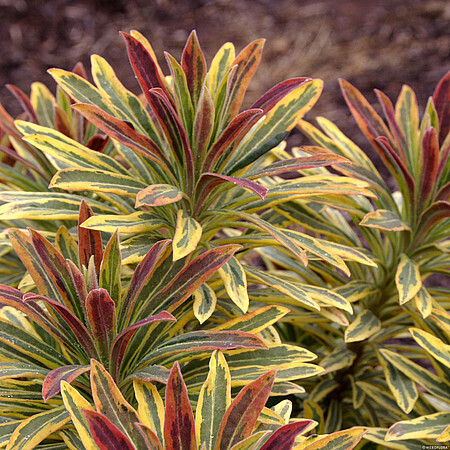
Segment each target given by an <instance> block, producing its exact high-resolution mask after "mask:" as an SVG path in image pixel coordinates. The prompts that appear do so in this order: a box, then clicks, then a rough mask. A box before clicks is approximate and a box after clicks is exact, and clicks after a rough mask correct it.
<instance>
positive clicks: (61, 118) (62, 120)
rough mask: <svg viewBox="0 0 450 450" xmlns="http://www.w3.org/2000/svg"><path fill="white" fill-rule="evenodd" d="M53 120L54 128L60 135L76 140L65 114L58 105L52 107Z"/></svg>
mask: <svg viewBox="0 0 450 450" xmlns="http://www.w3.org/2000/svg"><path fill="white" fill-rule="evenodd" d="M53 120H54V122H55V128H56V129H57V130H58V131H59V132H60V133H62V134H64V135H66V136H68V137H69V138H70V139H73V140H76V139H77V137H76V136H75V133H74V130H73V128H72V125H71V123H70V121H69V118H68V117H67V114H66V112H65V111H64V110H63V109H62V108H61V107H60V106H58V105H53Z"/></svg>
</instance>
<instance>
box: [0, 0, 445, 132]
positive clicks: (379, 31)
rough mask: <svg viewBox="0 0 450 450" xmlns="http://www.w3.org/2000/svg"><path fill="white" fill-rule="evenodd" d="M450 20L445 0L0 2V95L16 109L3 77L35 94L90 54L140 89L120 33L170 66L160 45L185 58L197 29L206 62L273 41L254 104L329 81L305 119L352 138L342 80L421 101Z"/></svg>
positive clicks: (441, 65)
mask: <svg viewBox="0 0 450 450" xmlns="http://www.w3.org/2000/svg"><path fill="white" fill-rule="evenodd" d="M449 25H450V2H448V1H447V0H428V1H426V0H365V1H363V0H0V102H1V103H2V104H3V105H4V107H5V108H6V109H7V110H8V111H9V112H10V113H11V114H14V115H15V114H18V113H19V112H20V108H19V106H18V105H17V103H16V101H15V100H14V98H13V96H12V95H11V94H10V93H9V91H8V90H7V89H6V88H5V87H4V85H5V84H7V83H11V84H15V85H17V86H18V87H19V88H21V89H22V90H24V91H25V92H27V93H29V86H30V84H31V82H33V81H42V82H44V83H45V84H46V85H47V86H48V87H49V88H50V89H51V90H52V91H54V89H55V85H54V83H53V81H52V79H51V77H50V76H49V75H48V74H47V73H46V70H47V69H48V68H50V67H59V68H64V69H72V67H73V66H74V65H75V63H76V62H77V61H82V62H83V63H84V64H85V66H86V67H87V68H88V67H89V55H91V54H93V53H97V54H100V55H102V56H103V57H105V58H106V59H107V60H108V61H109V62H110V64H111V65H112V66H113V67H114V69H115V70H116V72H117V74H118V76H119V78H120V79H121V80H122V81H123V82H124V84H125V85H126V86H127V87H128V88H130V89H132V90H133V91H134V92H139V89H138V87H137V84H136V81H135V79H134V76H133V74H132V71H131V68H130V66H129V64H128V60H127V56H126V52H125V45H124V43H123V41H122V38H121V36H120V35H119V31H120V30H123V31H127V32H128V31H130V30H131V29H137V30H139V31H141V32H142V33H143V34H144V35H145V36H146V37H147V38H148V39H149V41H150V42H151V43H152V45H153V47H154V49H155V51H156V54H157V56H158V59H159V61H160V64H161V65H162V66H163V67H164V68H165V67H166V66H165V62H164V57H163V50H167V51H169V52H170V53H171V54H172V55H173V56H175V57H176V58H177V59H179V58H180V55H181V52H182V49H183V46H184V43H185V41H186V38H187V37H188V34H189V32H190V31H191V30H192V29H196V30H197V33H198V36H199V39H200V44H201V46H202V49H203V50H204V52H205V54H206V57H207V61H208V62H210V61H211V59H212V56H213V55H214V54H215V52H216V51H217V50H218V49H219V47H220V46H221V45H222V44H223V43H224V42H226V41H232V42H233V43H234V44H235V46H236V49H237V50H238V51H239V50H241V49H242V48H243V47H244V46H245V45H246V44H247V43H249V42H250V41H252V40H254V39H257V38H266V39H267V42H266V45H265V51H264V54H263V59H262V62H261V65H260V68H259V70H258V71H257V73H256V76H255V78H254V79H253V81H252V83H251V85H250V88H249V94H248V98H247V102H248V103H250V102H252V101H253V100H255V99H256V98H257V97H259V96H260V95H262V94H263V93H264V92H265V91H266V90H267V89H269V88H270V87H272V86H273V85H274V84H276V83H278V82H280V81H282V80H284V79H286V78H290V77H294V76H310V77H314V78H322V79H323V80H324V81H325V90H324V94H323V95H322V97H321V99H320V100H319V103H318V104H317V106H316V107H315V108H313V110H312V111H311V112H310V113H309V116H308V119H312V118H313V117H315V116H317V115H325V116H326V117H328V118H329V119H331V120H333V121H335V122H336V123H337V124H338V125H339V126H340V127H342V128H343V130H344V131H346V132H348V133H351V135H352V137H353V138H355V137H356V136H355V134H359V132H357V133H355V130H354V127H355V125H354V124H353V122H352V121H351V120H349V113H348V111H347V109H346V107H345V105H344V101H343V99H342V96H341V94H340V92H339V86H338V78H340V77H342V78H345V79H347V80H349V81H350V82H351V83H353V84H355V85H356V86H357V87H358V88H359V89H360V90H361V91H362V92H363V94H364V95H366V96H367V97H368V98H369V100H370V101H371V102H375V95H374V93H373V89H374V88H378V89H381V90H383V91H385V92H386V93H387V94H388V96H389V97H391V99H395V98H396V97H397V95H398V94H399V92H400V89H401V85H402V84H403V83H407V84H409V85H410V86H411V87H412V88H413V89H414V90H415V91H416V93H417V94H418V97H419V102H420V103H419V104H420V105H421V107H422V108H423V107H424V106H425V103H426V100H427V98H428V97H429V96H430V95H432V93H433V90H434V87H435V85H436V83H437V82H438V81H439V79H440V78H441V77H442V76H443V75H444V73H445V72H446V71H447V70H448V69H449V61H450V58H449V54H450V31H449V30H450V26H449ZM298 139H301V138H300V137H299V138H298Z"/></svg>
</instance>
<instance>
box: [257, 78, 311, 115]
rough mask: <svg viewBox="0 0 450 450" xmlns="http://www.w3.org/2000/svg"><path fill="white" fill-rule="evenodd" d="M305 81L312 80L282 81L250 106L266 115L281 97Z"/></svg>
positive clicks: (294, 79)
mask: <svg viewBox="0 0 450 450" xmlns="http://www.w3.org/2000/svg"><path fill="white" fill-rule="evenodd" d="M307 81H312V78H305V77H301V78H291V79H289V80H285V81H282V82H281V83H278V84H277V85H275V86H274V87H273V88H272V89H269V90H268V91H267V92H266V93H265V94H264V95H263V96H262V97H260V98H259V99H258V100H256V102H255V103H254V104H253V105H252V108H261V109H262V110H263V111H264V114H266V113H267V112H268V111H269V110H271V109H272V108H273V107H274V106H275V105H276V104H277V103H278V102H279V101H280V100H281V99H282V98H283V97H285V96H286V95H287V94H289V92H291V91H293V90H294V89H296V88H298V87H299V86H300V85H302V84H303V83H305V82H307Z"/></svg>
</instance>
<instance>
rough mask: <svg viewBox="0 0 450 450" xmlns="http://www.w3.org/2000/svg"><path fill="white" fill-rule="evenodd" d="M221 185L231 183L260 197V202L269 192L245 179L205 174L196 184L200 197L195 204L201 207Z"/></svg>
mask: <svg viewBox="0 0 450 450" xmlns="http://www.w3.org/2000/svg"><path fill="white" fill-rule="evenodd" d="M223 183H233V184H236V185H237V186H240V187H242V188H245V189H250V190H251V191H253V192H254V193H255V194H257V195H259V196H260V197H261V200H264V199H265V198H266V194H267V192H268V191H269V190H268V189H267V188H266V187H264V186H262V185H260V184H258V183H255V182H254V181H251V180H247V179H245V178H236V177H230V176H227V175H221V174H219V173H210V172H206V173H204V174H202V176H201V177H200V180H199V181H198V184H197V190H198V191H199V192H200V196H199V199H198V202H197V204H198V205H199V207H202V206H203V205H204V202H205V200H206V199H207V198H208V197H209V196H210V194H211V192H212V190H213V189H214V188H215V187H217V186H219V185H221V184H223ZM198 212H199V211H198V210H197V211H196V214H197V213H198Z"/></svg>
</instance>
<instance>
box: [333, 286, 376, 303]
mask: <svg viewBox="0 0 450 450" xmlns="http://www.w3.org/2000/svg"><path fill="white" fill-rule="evenodd" d="M334 292H336V293H337V294H339V295H341V296H342V297H344V298H345V299H346V300H347V301H348V302H350V303H354V302H356V301H358V300H361V299H363V298H367V297H369V296H370V295H374V294H377V293H378V288H377V287H376V286H375V285H374V284H372V283H369V282H366V281H361V280H353V281H350V283H347V284H344V285H342V286H339V287H337V288H335V289H334Z"/></svg>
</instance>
